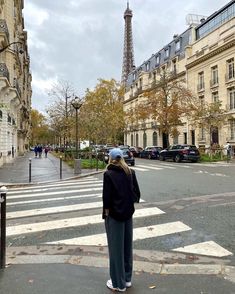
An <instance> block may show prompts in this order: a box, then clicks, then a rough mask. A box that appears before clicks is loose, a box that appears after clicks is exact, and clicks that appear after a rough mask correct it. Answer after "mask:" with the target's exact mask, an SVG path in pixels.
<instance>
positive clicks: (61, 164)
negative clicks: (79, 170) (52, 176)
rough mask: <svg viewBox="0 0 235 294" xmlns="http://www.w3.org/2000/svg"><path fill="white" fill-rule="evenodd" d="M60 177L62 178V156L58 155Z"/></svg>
mask: <svg viewBox="0 0 235 294" xmlns="http://www.w3.org/2000/svg"><path fill="white" fill-rule="evenodd" d="M60 179H61V180H62V156H61V155H60Z"/></svg>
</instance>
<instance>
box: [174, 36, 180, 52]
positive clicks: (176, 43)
mask: <svg viewBox="0 0 235 294" xmlns="http://www.w3.org/2000/svg"><path fill="white" fill-rule="evenodd" d="M179 50H180V39H179V40H177V41H176V42H175V52H177V51H179Z"/></svg>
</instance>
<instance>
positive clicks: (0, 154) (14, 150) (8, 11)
mask: <svg viewBox="0 0 235 294" xmlns="http://www.w3.org/2000/svg"><path fill="white" fill-rule="evenodd" d="M23 8H24V1H23V0H1V1H0V166H1V165H3V164H4V163H7V162H10V161H12V160H13V159H14V157H16V156H18V155H22V154H24V152H25V151H27V150H28V148H29V137H30V109H31V94H32V91H31V80H32V78H31V73H30V59H29V54H28V47H27V32H26V31H25V30H24V18H23V14H22V10H23Z"/></svg>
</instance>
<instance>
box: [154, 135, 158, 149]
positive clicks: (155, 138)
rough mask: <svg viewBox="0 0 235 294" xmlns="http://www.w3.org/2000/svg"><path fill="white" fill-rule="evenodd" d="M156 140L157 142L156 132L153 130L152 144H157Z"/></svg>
mask: <svg viewBox="0 0 235 294" xmlns="http://www.w3.org/2000/svg"><path fill="white" fill-rule="evenodd" d="M157 145H158V142H157V132H153V146H157Z"/></svg>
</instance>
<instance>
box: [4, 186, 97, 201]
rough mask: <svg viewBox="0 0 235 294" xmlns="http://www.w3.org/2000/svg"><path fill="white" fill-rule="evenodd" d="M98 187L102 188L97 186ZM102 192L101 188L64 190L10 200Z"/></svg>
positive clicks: (11, 197)
mask: <svg viewBox="0 0 235 294" xmlns="http://www.w3.org/2000/svg"><path fill="white" fill-rule="evenodd" d="M96 186H102V184H101V185H96ZM99 190H102V187H99V188H87V189H77V190H63V191H55V192H44V193H33V194H26V195H16V196H10V197H9V199H18V198H20V199H22V198H30V197H35V196H36V197H46V196H49V195H59V194H66V195H67V194H72V193H78V192H79V193H80V192H89V191H99Z"/></svg>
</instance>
